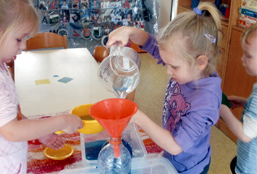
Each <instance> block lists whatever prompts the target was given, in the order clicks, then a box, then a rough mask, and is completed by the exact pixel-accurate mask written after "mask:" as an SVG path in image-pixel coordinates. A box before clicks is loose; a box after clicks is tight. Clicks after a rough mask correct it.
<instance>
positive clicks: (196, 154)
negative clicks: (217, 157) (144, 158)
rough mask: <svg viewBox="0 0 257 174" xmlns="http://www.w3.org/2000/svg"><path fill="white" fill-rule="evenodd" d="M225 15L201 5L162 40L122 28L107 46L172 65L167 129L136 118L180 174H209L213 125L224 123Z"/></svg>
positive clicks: (165, 110)
mask: <svg viewBox="0 0 257 174" xmlns="http://www.w3.org/2000/svg"><path fill="white" fill-rule="evenodd" d="M220 30H221V20H220V15H219V12H218V10H217V9H216V7H215V6H214V5H213V4H212V3H207V2H204V3H200V4H199V6H198V7H197V8H195V9H194V10H193V11H192V12H185V13H182V14H179V15H178V16H177V17H176V18H175V19H174V20H173V21H171V22H170V23H169V24H168V25H167V26H166V27H164V28H163V29H162V30H161V31H160V33H159V34H158V36H157V39H156V38H155V37H153V36H151V35H150V34H148V33H147V32H145V31H143V30H140V29H137V28H131V27H122V28H119V29H116V30H114V31H113V32H112V33H110V35H109V41H108V43H107V45H108V46H110V45H112V44H114V43H115V42H117V41H118V42H121V45H122V46H125V45H126V44H127V42H128V41H129V40H131V41H132V42H134V43H136V44H138V45H140V46H141V48H142V49H144V50H146V51H147V52H148V53H150V54H151V55H152V56H153V57H154V58H156V59H158V63H162V64H163V65H166V66H167V74H169V75H170V76H171V79H170V82H169V84H168V87H167V91H166V95H165V100H164V106H163V117H162V123H163V126H162V127H160V126H159V125H157V124H156V123H155V122H153V121H152V120H151V119H150V118H149V117H148V116H147V115H146V114H145V113H143V112H142V111H141V110H139V111H138V112H137V113H136V114H135V116H134V117H133V121H134V122H135V123H136V124H138V125H139V126H140V127H141V128H142V129H143V130H144V131H145V132H146V133H147V134H148V135H149V137H150V138H151V139H152V140H153V141H154V142H155V143H156V144H157V145H159V146H160V147H161V148H163V149H164V156H165V157H166V158H168V159H169V160H170V162H171V163H172V164H173V166H174V167H175V168H176V169H177V171H178V172H179V173H183V174H200V173H201V174H206V173H207V172H208V170H209V165H210V159H211V148H210V143H209V140H210V132H211V126H212V125H214V124H215V123H216V122H217V121H218V119H219V108H220V105H221V98H222V91H221V79H220V77H219V76H218V75H217V73H216V72H215V66H216V62H217V60H218V58H219V52H218V45H217V42H218V41H217V39H218V38H217V36H218V31H220Z"/></svg>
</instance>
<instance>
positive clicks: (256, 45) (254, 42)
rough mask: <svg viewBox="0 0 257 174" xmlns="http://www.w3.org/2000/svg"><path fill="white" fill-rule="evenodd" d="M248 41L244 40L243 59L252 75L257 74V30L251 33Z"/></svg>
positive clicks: (246, 68)
mask: <svg viewBox="0 0 257 174" xmlns="http://www.w3.org/2000/svg"><path fill="white" fill-rule="evenodd" d="M247 41H248V43H246V42H245V40H244V41H242V49H243V51H244V54H243V56H242V58H241V60H242V63H243V66H244V67H245V70H246V72H247V73H248V74H249V75H250V76H257V32H255V33H253V34H251V35H250V37H248V38H247Z"/></svg>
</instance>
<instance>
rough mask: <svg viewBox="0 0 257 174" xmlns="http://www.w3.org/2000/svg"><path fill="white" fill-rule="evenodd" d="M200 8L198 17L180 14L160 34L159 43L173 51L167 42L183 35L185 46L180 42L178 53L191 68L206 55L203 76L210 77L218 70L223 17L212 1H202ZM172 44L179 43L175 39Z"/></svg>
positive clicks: (196, 15)
mask: <svg viewBox="0 0 257 174" xmlns="http://www.w3.org/2000/svg"><path fill="white" fill-rule="evenodd" d="M197 8H198V9H200V12H201V13H202V14H196V13H195V12H194V11H188V12H184V13H181V14H179V15H178V16H176V18H175V19H174V20H172V21H171V22H170V23H169V24H168V25H167V26H165V27H164V28H163V29H162V30H161V31H160V33H159V34H158V36H157V40H158V44H159V47H160V48H163V49H174V48H172V47H171V46H169V45H167V43H168V41H170V40H171V39H172V37H173V36H175V35H181V36H182V38H183V43H178V44H179V45H181V46H180V47H179V48H178V49H179V50H176V52H177V53H178V54H179V55H180V57H183V58H185V60H186V61H188V62H189V64H190V65H194V63H195V60H196V58H197V57H198V56H200V55H206V56H207V57H208V65H207V66H206V68H205V69H204V76H205V77H208V76H209V75H210V74H212V73H213V72H214V71H215V70H216V68H215V67H216V63H217V61H218V60H219V50H218V45H217V43H218V32H219V31H221V15H220V12H219V11H218V10H217V8H216V7H215V6H214V4H213V3H210V2H202V3H200V4H199V5H198V7H197ZM198 13H199V11H198ZM171 41H172V43H173V45H174V44H177V43H176V41H175V40H174V41H173V40H171ZM176 49H177V48H176Z"/></svg>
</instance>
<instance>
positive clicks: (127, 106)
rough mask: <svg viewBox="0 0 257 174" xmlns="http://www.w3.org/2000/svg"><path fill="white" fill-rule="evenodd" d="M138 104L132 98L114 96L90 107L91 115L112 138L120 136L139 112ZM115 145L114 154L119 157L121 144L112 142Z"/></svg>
mask: <svg viewBox="0 0 257 174" xmlns="http://www.w3.org/2000/svg"><path fill="white" fill-rule="evenodd" d="M137 110H138V106H137V104H136V103H134V102H133V101H131V100H127V99H122V98H112V99H106V100H103V101H100V102H98V103H95V104H94V105H93V106H92V107H91V108H90V111H89V113H90V115H91V116H92V117H93V118H94V119H96V120H97V121H98V122H99V123H100V124H101V125H102V126H103V127H104V129H105V130H106V131H107V132H108V133H109V134H110V136H111V137H112V138H115V139H116V138H120V137H121V134H122V132H123V131H124V129H125V128H126V127H127V125H128V123H129V121H130V119H131V117H132V116H133V115H134V114H135V113H136V112H137ZM110 143H111V144H113V145H114V146H116V147H115V148H114V154H115V156H116V157H117V158H118V157H119V156H120V155H119V154H120V148H119V147H120V146H119V144H120V143H121V142H120V143H117V142H110Z"/></svg>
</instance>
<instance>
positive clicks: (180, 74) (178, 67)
mask: <svg viewBox="0 0 257 174" xmlns="http://www.w3.org/2000/svg"><path fill="white" fill-rule="evenodd" d="M173 39H174V40H176V43H183V41H182V40H181V39H179V38H173ZM169 42H170V41H168V42H167V45H169V46H170V45H171V47H174V48H173V49H169V48H167V47H166V48H164V49H160V55H161V57H162V60H163V61H164V62H165V64H166V66H167V74H168V75H171V77H172V78H173V80H174V81H176V82H178V83H180V84H186V83H189V82H191V81H195V80H198V79H200V78H202V76H201V71H199V70H198V68H197V66H196V65H195V66H191V65H190V64H189V62H188V61H186V60H185V59H184V58H182V57H181V55H180V54H178V51H179V50H180V49H179V47H180V46H179V44H177V45H174V44H169Z"/></svg>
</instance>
